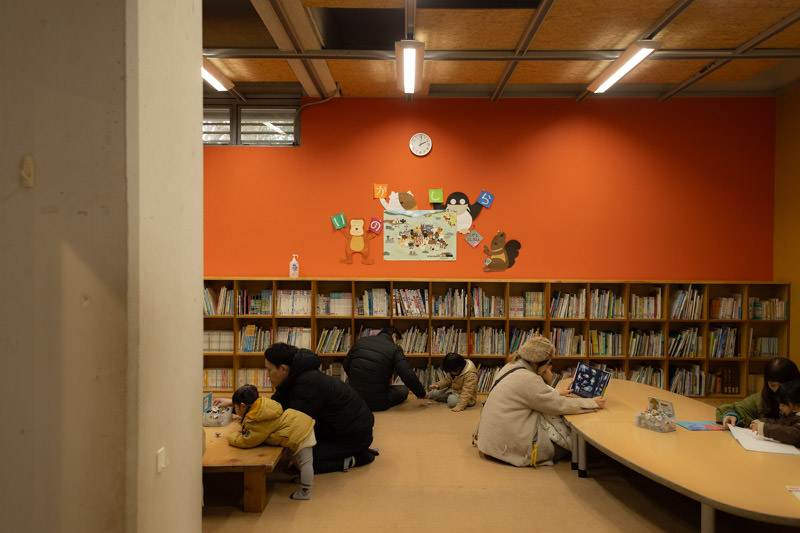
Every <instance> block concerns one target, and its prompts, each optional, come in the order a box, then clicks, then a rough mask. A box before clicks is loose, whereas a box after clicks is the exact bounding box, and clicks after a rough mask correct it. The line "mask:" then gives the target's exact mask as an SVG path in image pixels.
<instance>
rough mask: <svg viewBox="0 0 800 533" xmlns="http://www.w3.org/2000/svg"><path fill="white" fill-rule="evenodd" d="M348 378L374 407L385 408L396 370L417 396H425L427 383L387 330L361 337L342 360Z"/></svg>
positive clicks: (375, 408)
mask: <svg viewBox="0 0 800 533" xmlns="http://www.w3.org/2000/svg"><path fill="white" fill-rule="evenodd" d="M342 366H343V367H344V371H345V372H347V379H348V383H350V386H351V387H353V388H354V389H355V390H356V391H358V393H359V394H360V395H361V397H362V398H364V401H366V402H367V405H368V406H369V407H370V408H371V409H373V410H381V409H386V401H387V397H388V395H389V386H390V385H391V380H392V373H393V372H397V375H398V376H400V379H401V380H403V383H405V384H406V387H408V388H409V389H411V392H413V393H414V395H415V396H416V397H417V398H424V397H425V387H423V386H422V383H420V382H419V379H417V375H416V374H415V373H414V371H413V370H412V369H411V365H409V364H408V360H406V356H405V355H404V354H403V349H402V348H401V347H400V346H398V345H397V344H395V343H394V341H393V340H392V336H391V335H389V334H388V333H379V334H377V335H370V336H368V337H361V338H360V339H358V340H357V341H356V343H355V344H354V345H353V347H352V348H350V351H349V352H347V357H345V358H344V361H342Z"/></svg>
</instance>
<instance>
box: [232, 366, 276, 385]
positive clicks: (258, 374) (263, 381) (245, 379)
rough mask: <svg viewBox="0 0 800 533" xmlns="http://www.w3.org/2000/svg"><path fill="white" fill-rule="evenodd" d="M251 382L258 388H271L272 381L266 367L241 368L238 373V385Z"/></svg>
mask: <svg viewBox="0 0 800 533" xmlns="http://www.w3.org/2000/svg"><path fill="white" fill-rule="evenodd" d="M245 384H250V385H255V386H256V388H258V389H271V388H272V382H271V381H270V379H269V373H268V372H267V369H266V368H240V369H239V370H238V371H237V373H236V385H237V387H241V386H242V385H245Z"/></svg>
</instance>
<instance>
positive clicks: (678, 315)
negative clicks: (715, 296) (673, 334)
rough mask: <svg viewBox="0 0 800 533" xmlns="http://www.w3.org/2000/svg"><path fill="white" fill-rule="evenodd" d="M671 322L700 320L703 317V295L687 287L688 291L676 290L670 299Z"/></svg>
mask: <svg viewBox="0 0 800 533" xmlns="http://www.w3.org/2000/svg"><path fill="white" fill-rule="evenodd" d="M669 316H670V317H671V318H672V319H673V320H700V319H701V318H702V317H703V294H702V293H701V292H700V291H699V290H697V289H693V288H692V286H691V285H689V288H688V289H685V290H684V289H678V292H677V293H675V296H674V297H673V298H672V306H671V312H670V315H669Z"/></svg>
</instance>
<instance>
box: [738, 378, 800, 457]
mask: <svg viewBox="0 0 800 533" xmlns="http://www.w3.org/2000/svg"><path fill="white" fill-rule="evenodd" d="M778 408H779V409H780V413H781V415H780V416H779V417H778V418H777V419H769V418H760V419H758V420H754V421H753V423H752V424H750V429H751V430H753V431H755V432H756V433H758V434H759V435H761V436H764V437H769V438H771V439H775V440H777V441H779V442H783V443H785V444H791V445H792V446H798V447H800V379H796V380H794V381H787V382H786V383H782V384H781V386H780V387H778Z"/></svg>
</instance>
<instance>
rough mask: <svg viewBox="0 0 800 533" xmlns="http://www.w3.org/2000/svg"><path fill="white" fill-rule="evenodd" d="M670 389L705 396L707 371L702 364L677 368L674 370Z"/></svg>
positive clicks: (690, 394)
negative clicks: (701, 366)
mask: <svg viewBox="0 0 800 533" xmlns="http://www.w3.org/2000/svg"><path fill="white" fill-rule="evenodd" d="M669 390H670V392H674V393H677V394H683V395H685V396H703V395H705V391H706V373H705V371H703V370H702V369H701V368H700V365H691V366H689V367H686V368H676V369H674V370H673V371H672V377H671V378H670V384H669Z"/></svg>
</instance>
